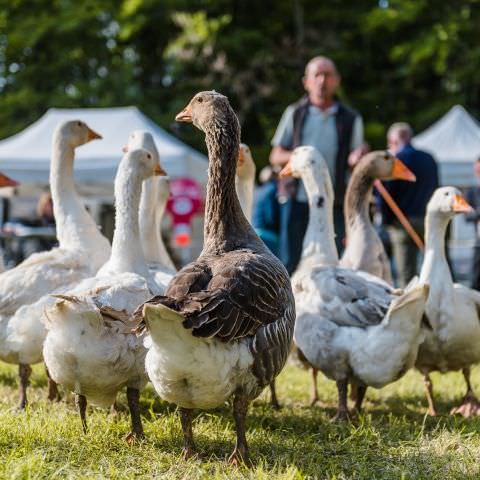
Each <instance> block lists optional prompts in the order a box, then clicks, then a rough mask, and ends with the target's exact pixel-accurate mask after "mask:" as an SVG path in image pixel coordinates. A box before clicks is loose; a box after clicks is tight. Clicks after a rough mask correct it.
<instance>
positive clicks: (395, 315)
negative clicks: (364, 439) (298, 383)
mask: <svg viewBox="0 0 480 480" xmlns="http://www.w3.org/2000/svg"><path fill="white" fill-rule="evenodd" d="M391 158H392V159H391V161H392V162H393V157H391ZM282 172H283V173H282V174H283V175H295V176H296V177H299V178H302V180H303V182H304V185H305V189H306V191H307V196H308V199H309V212H310V214H309V215H310V217H309V226H308V229H307V234H306V237H305V253H304V258H302V260H301V263H300V267H299V270H298V271H297V272H296V273H295V274H294V276H293V278H292V286H293V291H294V295H295V303H296V309H297V320H296V324H295V334H294V339H295V343H296V345H297V347H298V348H299V350H300V351H301V353H302V354H303V356H304V357H305V359H306V361H307V362H308V363H309V364H310V365H311V366H312V367H313V368H314V369H316V370H321V371H322V372H323V373H324V374H325V375H326V376H327V377H329V378H331V379H333V380H335V381H336V383H337V388H338V394H339V404H338V411H337V415H336V418H337V419H344V418H346V417H348V408H347V388H348V383H349V382H354V383H355V384H356V385H358V394H357V399H356V408H357V410H360V408H361V404H362V400H363V397H364V395H365V390H366V387H367V386H373V387H377V388H379V387H382V386H384V385H386V384H387V383H390V382H392V381H394V380H396V379H397V378H399V377H400V376H402V375H403V374H404V373H405V372H406V371H407V370H408V369H409V368H410V367H412V366H413V363H414V361H415V357H416V354H417V350H418V343H419V341H420V339H419V337H420V323H421V318H422V313H423V308H424V306H425V301H426V297H427V293H428V288H427V287H426V286H425V285H421V286H419V287H416V288H414V289H412V290H411V291H409V292H407V293H405V294H404V295H402V296H397V295H395V293H394V291H393V290H392V289H391V287H389V286H388V285H387V284H385V282H383V281H382V280H380V279H376V278H375V277H373V276H372V275H369V274H365V273H363V272H356V271H353V270H350V269H346V268H340V267H337V266H336V264H337V260H338V256H337V252H336V249H335V243H334V238H333V222H332V208H333V189H332V186H331V181H330V178H329V176H328V171H327V167H326V165H325V161H324V160H323V158H322V156H321V155H320V154H319V153H318V151H317V150H315V149H314V148H312V147H299V148H297V149H295V150H294V152H293V154H292V156H291V159H290V162H289V163H288V164H287V166H286V167H285V169H284V170H283V171H282ZM317 261H318V262H320V265H315V263H316V262H317Z"/></svg>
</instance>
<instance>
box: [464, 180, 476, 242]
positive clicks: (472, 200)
mask: <svg viewBox="0 0 480 480" xmlns="http://www.w3.org/2000/svg"><path fill="white" fill-rule="evenodd" d="M466 199H467V202H468V203H469V204H470V205H471V206H472V208H473V212H470V213H466V214H465V220H466V221H467V222H474V223H475V227H476V242H475V246H476V247H480V224H479V223H480V186H479V187H471V188H469V189H468V190H467V193H466Z"/></svg>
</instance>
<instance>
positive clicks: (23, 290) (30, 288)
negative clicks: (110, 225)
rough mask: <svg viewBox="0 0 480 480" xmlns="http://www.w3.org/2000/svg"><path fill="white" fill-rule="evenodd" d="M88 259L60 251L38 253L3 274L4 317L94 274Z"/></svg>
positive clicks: (1, 302)
mask: <svg viewBox="0 0 480 480" xmlns="http://www.w3.org/2000/svg"><path fill="white" fill-rule="evenodd" d="M88 265H89V262H88V259H87V258H85V257H83V256H82V255H80V254H78V255H75V254H72V253H71V252H69V251H66V250H62V249H60V248H57V249H53V250H50V251H48V252H40V253H34V254H32V255H30V257H28V258H27V259H26V260H24V261H23V262H22V263H20V264H19V265H17V266H16V267H15V268H12V269H11V270H7V271H6V272H3V273H2V274H1V275H0V315H12V314H13V313H14V312H15V311H16V310H17V309H18V308H20V307H21V306H22V305H28V304H31V303H34V302H36V301H37V300H38V299H39V298H40V297H42V296H43V295H46V294H48V293H50V292H52V291H54V290H56V289H57V288H60V287H62V286H64V285H65V284H69V283H71V282H73V281H75V280H76V279H81V278H82V277H85V276H87V275H88V274H89V273H90V268H89V267H88Z"/></svg>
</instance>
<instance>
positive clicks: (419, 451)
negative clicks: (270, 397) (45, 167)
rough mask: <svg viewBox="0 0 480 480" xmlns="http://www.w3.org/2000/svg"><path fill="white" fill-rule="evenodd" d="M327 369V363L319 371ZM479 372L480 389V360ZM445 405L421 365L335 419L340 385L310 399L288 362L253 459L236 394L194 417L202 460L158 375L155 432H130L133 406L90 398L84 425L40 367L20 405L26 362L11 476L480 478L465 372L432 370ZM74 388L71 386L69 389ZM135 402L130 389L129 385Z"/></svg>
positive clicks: (13, 394) (148, 414)
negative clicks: (107, 406) (244, 460)
mask: <svg viewBox="0 0 480 480" xmlns="http://www.w3.org/2000/svg"><path fill="white" fill-rule="evenodd" d="M319 377H320V375H319ZM472 379H473V382H474V386H475V387H476V390H477V391H478V392H480V388H479V383H480V382H479V381H480V369H479V368H476V369H474V370H473V375H472ZM433 381H434V388H435V391H436V395H437V398H438V400H439V410H440V412H441V414H442V415H441V416H439V417H438V418H429V417H426V416H425V410H426V401H425V399H424V396H423V386H422V381H421V377H420V375H419V374H418V373H416V372H413V371H411V372H409V373H408V374H407V375H406V376H405V377H404V378H403V379H401V380H400V381H399V382H397V383H395V384H392V385H390V386H388V387H386V388H384V389H382V390H373V389H370V390H369V392H368V393H367V398H366V402H365V414H364V415H362V416H361V417H360V418H359V419H358V420H357V421H356V422H355V423H352V424H341V425H338V424H334V423H332V422H331V421H330V418H331V416H332V415H333V413H334V405H335V401H336V389H335V386H334V384H333V383H332V382H330V381H328V380H325V379H321V380H320V382H319V387H320V396H321V398H322V404H321V405H320V406H317V407H314V408H310V407H308V406H307V404H308V396H309V394H308V392H309V387H310V384H309V376H308V374H307V372H305V371H303V370H301V369H299V368H297V367H296V366H294V365H289V366H288V367H287V368H286V369H285V370H284V371H283V372H282V374H281V376H280V377H279V380H278V392H279V397H280V400H281V402H282V404H283V408H282V410H280V411H278V412H276V411H272V410H271V409H270V407H269V406H268V403H267V395H266V393H264V394H263V395H262V397H261V398H259V399H258V400H257V401H256V402H254V404H253V405H252V406H251V408H250V411H249V413H250V414H249V417H248V421H247V428H248V431H247V437H248V440H249V444H250V451H251V455H252V459H253V461H254V466H253V468H252V469H250V470H248V469H246V468H235V467H231V466H229V465H227V463H226V458H227V457H228V455H229V453H230V451H231V449H232V447H233V443H234V440H235V434H234V428H233V421H232V418H231V412H230V409H229V408H228V406H227V405H226V406H225V407H223V408H221V409H218V410H216V411H212V412H201V413H199V415H198V417H197V418H196V420H195V423H194V433H195V437H196V441H197V446H198V448H199V449H200V450H201V451H202V452H203V453H204V455H205V458H204V460H203V461H200V460H190V461H184V460H183V459H182V456H181V446H182V436H181V429H180V422H179V420H178V417H177V415H176V413H175V408H174V407H173V406H172V405H168V404H166V403H164V402H162V401H160V400H159V399H158V397H157V396H156V395H155V393H154V391H153V389H152V388H151V386H149V387H148V388H147V389H146V390H145V391H144V392H143V395H142V409H143V421H144V428H145V433H146V439H145V440H144V441H142V442H141V443H138V444H136V445H134V446H128V445H127V444H126V442H125V441H124V437H125V435H126V434H127V433H128V431H129V417H128V415H127V413H126V412H125V413H122V414H120V415H119V416H118V417H116V418H115V417H113V416H112V415H110V414H109V413H108V412H106V411H103V410H97V409H89V410H88V421H89V428H90V430H89V433H88V434H87V435H83V433H82V431H81V427H80V421H79V419H78V417H77V414H76V412H75V409H74V406H73V402H72V399H71V398H67V399H66V400H67V401H62V402H61V403H59V404H49V403H48V402H47V401H46V379H45V375H44V372H43V369H42V367H41V366H40V365H38V366H35V367H34V372H33V375H32V381H31V387H30V390H29V394H30V396H29V398H30V406H29V407H28V409H27V411H26V412H24V413H19V412H17V411H16V410H15V408H14V406H15V405H16V402H17V384H16V368H15V367H12V366H7V365H5V364H2V365H1V366H0V456H1V462H0V478H22V479H23V478H28V479H37V478H49V479H50V478H112V479H116V478H122V479H123V478H132V479H133V478H152V477H153V478H166V479H189V480H190V479H197V478H199V479H212V478H213V479H244V478H248V479H249V478H258V479H265V480H266V479H268V480H272V479H295V480H297V479H304V478H322V479H323V478H331V479H351V478H352V479H376V478H378V479H390V478H392V479H434V478H439V479H453V478H462V479H477V478H480V463H479V461H478V460H479V458H480V436H479V435H478V432H479V427H480V417H479V418H478V419H477V418H474V419H461V418H453V417H450V416H448V415H447V414H448V411H449V409H450V407H451V406H452V405H453V404H455V403H458V402H459V401H460V400H461V397H462V395H463V393H464V389H465V387H464V384H463V379H462V376H461V375H460V374H459V373H450V374H447V375H439V374H434V375H433ZM67 397H68V396H67ZM120 402H121V403H123V404H124V405H125V397H120Z"/></svg>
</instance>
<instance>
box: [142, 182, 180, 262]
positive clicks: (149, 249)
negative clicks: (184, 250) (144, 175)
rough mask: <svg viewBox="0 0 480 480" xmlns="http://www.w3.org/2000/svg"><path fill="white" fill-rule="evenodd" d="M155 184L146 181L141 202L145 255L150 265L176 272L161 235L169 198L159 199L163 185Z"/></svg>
mask: <svg viewBox="0 0 480 480" xmlns="http://www.w3.org/2000/svg"><path fill="white" fill-rule="evenodd" d="M154 182H155V179H147V180H144V182H143V188H142V196H141V200H140V209H139V211H140V213H139V215H140V218H139V224H140V236H141V240H142V248H143V253H144V255H145V260H146V262H147V264H148V265H158V266H162V267H166V268H169V269H171V270H174V269H175V267H174V265H173V263H172V260H171V259H170V256H169V255H168V252H167V249H166V248H165V245H164V243H163V239H162V234H161V227H162V219H163V214H164V212H165V207H166V200H167V198H165V199H163V198H158V197H157V195H156V193H157V192H156V188H162V185H161V184H160V185H155V184H154Z"/></svg>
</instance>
